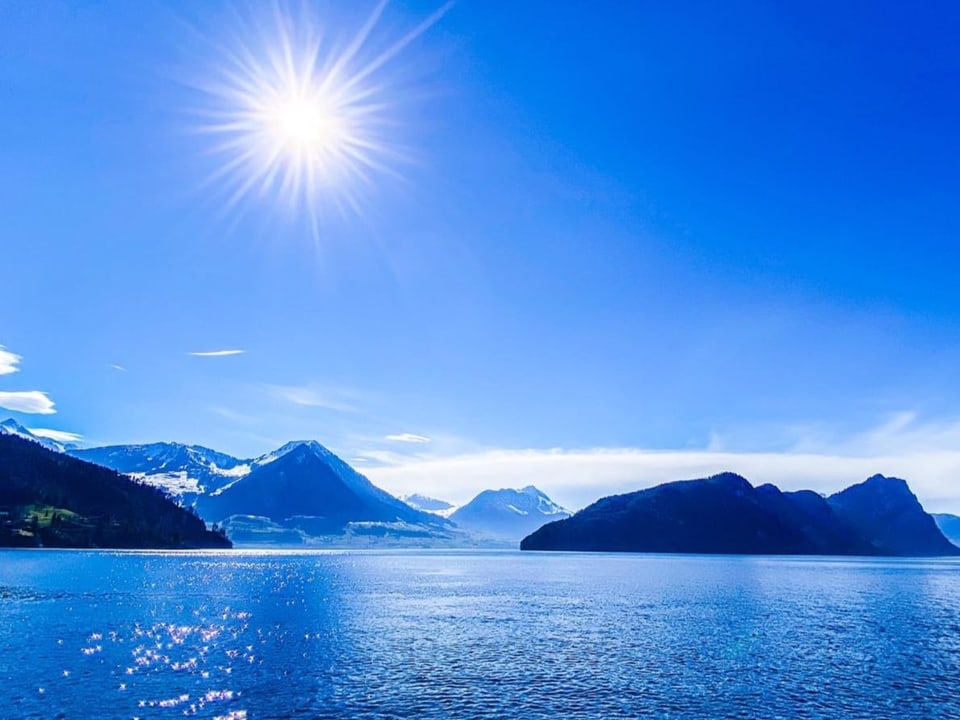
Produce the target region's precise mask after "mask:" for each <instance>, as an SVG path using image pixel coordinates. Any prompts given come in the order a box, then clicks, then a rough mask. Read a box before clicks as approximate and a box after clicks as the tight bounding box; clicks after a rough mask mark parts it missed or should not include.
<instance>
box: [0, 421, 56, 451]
mask: <svg viewBox="0 0 960 720" xmlns="http://www.w3.org/2000/svg"><path fill="white" fill-rule="evenodd" d="M0 435H16V436H17V437H21V438H23V439H24V440H30V441H32V442H35V443H39V444H40V445H42V446H43V447H45V448H46V449H47V450H53V451H54V452H61V453H62V452H64V450H65V449H66V445H64V444H63V443H59V442H57V441H56V440H51V439H50V438H45V437H40V436H39V435H34V434H33V433H32V432H30V431H29V430H27V428H25V427H24V426H23V425H21V424H20V423H18V422H17V421H16V420H14V419H13V418H7V419H6V420H4V421H3V422H0Z"/></svg>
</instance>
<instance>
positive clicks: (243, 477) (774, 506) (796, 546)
mask: <svg viewBox="0 0 960 720" xmlns="http://www.w3.org/2000/svg"><path fill="white" fill-rule="evenodd" d="M2 436H18V437H20V438H24V439H27V440H31V441H33V442H34V443H39V444H42V445H43V446H44V447H45V448H46V449H48V450H56V451H58V452H65V453H68V454H70V455H72V456H74V457H76V458H79V459H82V460H85V461H89V462H93V463H96V464H98V465H102V466H104V467H108V468H111V469H113V470H116V471H118V472H123V473H128V474H129V475H130V476H131V477H133V478H134V479H136V480H138V481H139V482H140V483H142V484H143V485H147V486H152V487H155V488H158V489H160V490H162V491H163V492H164V493H166V494H168V495H169V496H170V497H171V498H173V499H174V500H176V501H177V502H178V503H179V504H181V505H183V506H185V507H188V508H192V509H193V510H194V511H195V512H196V513H198V514H199V515H200V516H201V517H202V518H203V519H204V520H206V521H207V522H208V523H211V524H212V523H218V524H219V525H220V526H221V527H222V528H224V529H226V531H227V533H228V535H229V537H230V538H231V539H233V540H234V541H235V542H239V543H242V544H264V543H270V544H282V545H301V544H306V545H344V544H346V545H358V544H359V545H365V546H366V545H383V544H388V545H416V546H483V545H499V546H512V547H516V543H517V542H518V541H521V539H522V542H521V547H522V549H526V550H604V551H620V550H622V551H638V552H693V553H771V554H849V555H950V554H956V553H960V548H958V547H957V546H955V545H953V544H952V543H950V542H949V541H948V540H947V538H946V537H945V535H950V536H951V537H952V538H954V539H960V518H956V517H955V516H946V515H944V516H938V517H937V518H934V517H932V516H930V515H928V514H927V513H925V512H924V511H923V508H922V507H921V506H920V503H919V502H918V501H917V498H916V497H915V496H914V495H913V493H912V492H911V491H910V489H909V487H908V486H907V484H906V482H905V481H903V480H899V479H896V478H886V477H884V476H882V475H877V476H874V477H872V478H869V479H868V480H866V481H865V482H863V483H860V484H858V485H854V486H852V487H850V488H847V489H846V490H844V491H842V492H839V493H836V494H835V495H832V496H830V497H828V498H825V497H822V496H821V495H818V494H817V493H814V492H812V491H798V492H782V491H781V490H779V489H778V488H776V487H775V486H773V485H761V486H759V487H753V486H752V485H751V484H750V483H749V482H748V481H747V480H746V479H744V478H742V477H740V476H739V475H735V474H733V473H722V474H720V475H715V476H713V477H710V478H704V479H701V480H688V481H682V482H675V483H666V484H664V485H660V486H658V487H655V488H650V489H647V490H641V491H638V492H634V493H628V494H625V495H617V496H611V497H607V498H603V499H601V500H598V501H597V502H596V503H594V504H593V505H591V506H589V507H587V508H585V509H583V510H581V511H580V512H578V513H577V514H576V515H573V516H570V513H569V512H568V511H566V510H565V509H564V508H562V507H560V506H559V505H557V504H556V503H554V502H553V501H552V500H551V499H550V498H549V497H547V496H546V495H545V494H544V493H543V492H541V491H540V490H538V489H537V488H535V487H533V486H528V487H525V488H522V489H519V490H515V489H501V490H485V491H483V492H481V493H480V494H478V495H477V496H476V497H474V498H473V499H472V500H471V501H470V502H468V503H466V504H465V505H463V506H460V507H457V506H455V505H453V504H451V503H449V502H446V501H444V500H438V499H436V498H430V497H426V496H424V495H419V494H413V495H408V496H405V497H404V498H403V500H401V499H398V498H396V497H394V496H392V495H390V494H389V493H387V492H385V491H384V490H381V489H380V488H378V487H376V486H375V485H373V484H372V483H371V482H370V481H369V480H368V479H367V478H366V477H364V476H363V475H361V474H360V473H358V472H357V471H356V470H354V469H353V468H352V467H350V466H349V465H348V464H347V463H346V462H344V461H343V460H342V459H340V458H339V457H337V456H336V455H335V454H334V453H332V452H331V451H330V450H328V449H327V448H325V447H324V446H322V445H320V444H319V443H317V442H314V441H306V440H304V441H297V442H290V443H287V444H286V445H284V446H283V447H281V448H278V449H277V450H275V451H273V452H270V453H267V454H266V455H262V456H260V457H257V458H251V459H240V458H236V457H232V456H230V455H227V454H224V453H220V452H217V451H215V450H211V449H209V448H204V447H200V446H196V445H183V444H179V443H170V442H160V443H151V444H142V445H115V446H110V447H101V448H89V449H77V448H70V447H64V446H63V445H62V444H60V443H56V442H54V441H51V440H47V439H45V438H39V437H37V436H35V435H34V434H33V433H31V432H30V431H29V430H27V429H26V428H24V427H23V426H21V425H19V424H18V423H16V422H14V421H13V420H8V421H5V422H3V423H0V437H2ZM951 533H952V534H951Z"/></svg>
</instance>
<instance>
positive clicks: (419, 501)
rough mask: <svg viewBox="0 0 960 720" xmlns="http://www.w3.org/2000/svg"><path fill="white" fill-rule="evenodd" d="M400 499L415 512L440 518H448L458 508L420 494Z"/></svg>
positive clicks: (404, 496) (444, 501)
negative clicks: (422, 512)
mask: <svg viewBox="0 0 960 720" xmlns="http://www.w3.org/2000/svg"><path fill="white" fill-rule="evenodd" d="M400 499H401V500H403V501H404V502H405V503H406V504H407V505H409V506H410V507H412V508H414V509H416V510H423V511H424V512H428V513H433V514H434V515H439V516H440V517H450V515H451V514H453V513H454V512H456V510H457V507H458V506H457V505H451V504H450V503H448V502H447V501H446V500H438V499H437V498H432V497H427V496H426V495H421V494H420V493H413V494H411V495H403V496H401V498H400Z"/></svg>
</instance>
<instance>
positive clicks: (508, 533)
mask: <svg viewBox="0 0 960 720" xmlns="http://www.w3.org/2000/svg"><path fill="white" fill-rule="evenodd" d="M566 517H570V513H569V512H568V511H567V510H565V509H564V508H562V507H560V506H559V505H557V504H556V503H555V502H553V500H551V499H550V498H549V497H547V496H546V495H545V494H544V493H542V492H541V491H540V490H538V489H537V488H535V487H533V485H528V486H527V487H525V488H523V489H521V490H513V489H502V490H484V491H483V492H482V493H480V494H479V495H477V496H476V497H475V498H474V499H473V500H471V501H470V502H468V503H467V504H466V505H464V506H463V507H461V508H458V509H457V510H456V512H454V513H452V514H451V515H450V519H451V520H452V521H453V522H455V523H456V524H457V525H459V526H460V527H462V528H464V529H465V530H469V531H471V532H475V533H478V534H482V535H487V536H490V537H495V538H501V539H508V540H516V541H520V540H521V539H523V538H524V537H526V536H527V535H529V534H530V533H532V532H533V531H535V530H537V529H538V528H540V526H542V525H544V524H546V523H548V522H553V521H554V520H562V519H563V518H566Z"/></svg>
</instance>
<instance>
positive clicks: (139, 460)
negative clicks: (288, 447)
mask: <svg viewBox="0 0 960 720" xmlns="http://www.w3.org/2000/svg"><path fill="white" fill-rule="evenodd" d="M69 453H70V455H73V456H74V457H78V458H80V459H81V460H86V461H87V462H92V463H96V464H97V465H103V466H104V467H108V468H111V469H113V470H116V471H117V472H122V473H126V474H127V475H130V476H132V477H134V478H136V479H138V480H140V481H141V482H144V483H146V484H148V485H154V486H156V487H160V488H162V489H164V490H166V491H167V492H168V493H170V494H171V495H172V496H174V497H175V498H177V499H178V500H179V501H180V502H181V503H182V504H184V505H190V504H192V503H193V502H194V500H196V498H197V497H198V496H199V495H203V494H205V493H209V492H214V491H216V490H217V489H219V488H221V487H223V486H224V485H227V484H228V483H230V482H232V481H234V480H236V479H238V478H240V477H243V476H244V475H246V474H247V473H249V472H250V470H251V466H250V462H249V461H245V460H239V459H237V458H235V457H232V456H230V455H226V454H224V453H220V452H217V451H216V450H211V449H209V448H205V447H201V446H199V445H183V444H181V443H172V442H159V443H149V444H145V445H111V446H108V447H98V448H88V449H84V450H70V451H69Z"/></svg>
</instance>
